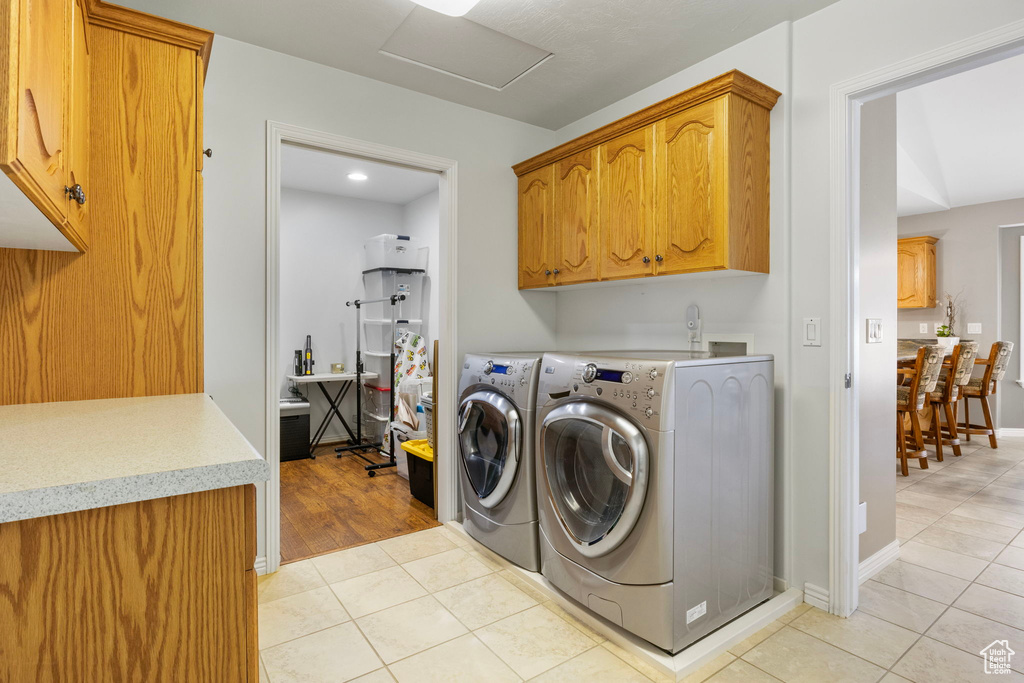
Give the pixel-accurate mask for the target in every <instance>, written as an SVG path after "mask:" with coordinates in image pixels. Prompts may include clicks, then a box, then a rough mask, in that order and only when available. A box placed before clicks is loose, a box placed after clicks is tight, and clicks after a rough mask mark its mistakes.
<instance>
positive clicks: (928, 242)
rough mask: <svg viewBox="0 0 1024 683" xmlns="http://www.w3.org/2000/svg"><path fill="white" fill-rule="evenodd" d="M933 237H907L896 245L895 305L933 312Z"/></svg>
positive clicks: (936, 240) (935, 239)
mask: <svg viewBox="0 0 1024 683" xmlns="http://www.w3.org/2000/svg"><path fill="white" fill-rule="evenodd" d="M938 241H939V240H938V239H937V238H935V237H927V236H926V237H908V238H905V239H901V240H899V241H898V243H897V252H896V254H897V256H896V268H897V280H896V281H897V285H896V305H897V307H898V308H935V303H936V298H935V243H936V242H938Z"/></svg>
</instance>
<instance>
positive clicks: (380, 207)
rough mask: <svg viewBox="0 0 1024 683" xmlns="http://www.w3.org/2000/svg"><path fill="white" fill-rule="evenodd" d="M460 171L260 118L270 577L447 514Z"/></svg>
mask: <svg viewBox="0 0 1024 683" xmlns="http://www.w3.org/2000/svg"><path fill="white" fill-rule="evenodd" d="M454 173H455V163H454V162H451V161H448V160H444V159H437V158H433V157H426V156H423V155H418V154H416V153H412V152H406V151H403V150H395V149H392V148H385V147H380V146H376V145H369V144H367V143H362V142H358V141H353V140H349V139H347V138H340V137H336V136H329V135H324V134H320V133H315V132H312V131H304V130H302V129H297V128H294V127H289V126H283V125H281V124H274V123H271V124H270V126H269V128H268V197H269V199H268V211H267V215H268V264H267V266H268V278H267V309H268V311H267V312H268V314H267V418H268V419H267V422H268V429H267V432H268V438H267V459H268V462H269V464H270V466H271V480H270V482H269V484H268V487H267V506H266V509H267V569H268V571H274V570H276V568H277V566H279V565H280V564H286V563H289V562H295V561H299V560H303V559H307V558H311V557H317V556H321V555H325V554H329V553H332V552H336V551H340V550H345V549H347V548H351V547H355V546H359V545H364V544H367V543H373V542H376V541H380V540H384V539H387V538H392V537H395V536H400V535H404V534H407V533H412V532H415V531H419V530H422V529H426V528H430V527H434V526H438V525H439V524H440V523H441V522H444V521H447V520H448V519H451V514H452V510H453V509H454V506H453V505H452V502H451V495H452V492H453V489H454V487H453V486H451V485H450V484H449V483H448V482H447V481H446V478H450V477H451V468H450V465H449V463H448V462H447V459H446V458H445V457H444V453H445V452H447V451H446V444H447V443H451V439H452V436H453V435H452V434H451V433H450V429H449V425H447V424H446V423H445V416H446V412H447V411H446V410H444V408H445V407H446V406H447V405H449V404H450V403H451V400H448V399H449V398H450V395H451V393H452V392H453V391H454V386H453V383H452V382H451V381H450V380H449V377H450V375H451V373H453V372H454V371H455V366H454V363H453V362H451V357H453V356H454V348H455V339H454V328H455V325H454V319H453V318H454V309H455V307H454V304H453V292H454V287H453V281H454V277H453V274H452V273H451V272H450V268H449V264H451V263H453V262H454V258H453V254H452V253H451V250H453V248H454V240H453V239H452V235H453V232H454V211H453V210H452V207H453V206H454ZM438 369H440V372H437V370H438ZM435 405H437V406H438V410H437V411H434V410H433V407H434V406H435ZM428 413H429V417H428ZM435 415H436V416H437V417H438V419H437V421H436V429H434V430H432V431H430V432H429V433H428V427H429V423H431V422H433V419H432V418H433V417H434V416H435ZM435 436H436V438H435ZM429 442H433V443H434V446H433V447H431V446H430V445H429ZM435 453H436V454H437V456H436V457H434V454H435Z"/></svg>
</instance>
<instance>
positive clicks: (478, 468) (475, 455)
mask: <svg viewBox="0 0 1024 683" xmlns="http://www.w3.org/2000/svg"><path fill="white" fill-rule="evenodd" d="M458 431H459V453H460V454H461V456H462V465H463V467H465V468H466V475H467V476H468V477H469V483H470V484H471V485H472V486H473V491H474V492H475V493H476V495H477V498H479V499H480V504H481V505H483V506H484V507H486V508H493V507H494V506H495V505H497V504H498V503H500V502H501V501H502V500H504V499H505V496H506V495H508V492H509V489H511V488H512V482H513V481H515V478H516V470H517V468H518V466H519V454H520V452H521V448H522V439H523V436H522V421H521V420H520V419H519V411H518V410H516V407H515V406H514V405H512V402H511V401H509V400H508V399H507V398H505V397H504V396H502V395H501V394H499V393H497V392H494V391H486V390H482V391H477V392H475V393H473V394H470V395H469V396H467V397H466V398H465V399H464V400H463V401H462V404H461V405H460V406H459V427H458Z"/></svg>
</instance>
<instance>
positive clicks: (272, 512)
mask: <svg viewBox="0 0 1024 683" xmlns="http://www.w3.org/2000/svg"><path fill="white" fill-rule="evenodd" d="M285 143H288V144H295V145H303V146H306V147H313V148H316V149H320V150H326V151H330V152H336V153H338V154H347V155H350V156H356V157H362V158H364V159H370V160H372V161H379V162H383V163H387V164H395V165H398V166H405V167H408V168H414V169H418V170H421V171H430V172H433V173H437V174H438V176H439V183H438V191H439V198H440V201H439V207H440V209H439V213H440V216H439V235H438V237H439V247H438V248H439V251H440V259H439V262H440V267H439V269H438V270H439V273H438V277H437V282H438V284H439V286H440V297H439V298H440V306H441V310H440V311H439V314H440V318H439V320H440V328H439V329H440V333H439V335H440V338H441V340H442V344H441V359H440V362H439V365H440V369H441V372H440V373H438V397H437V401H438V403H439V405H455V391H456V387H457V380H456V377H457V372H458V369H459V358H458V353H457V349H458V342H457V339H456V332H457V330H458V326H457V319H456V318H457V308H456V291H457V282H456V272H457V268H456V265H457V264H458V249H457V247H458V240H457V239H456V236H457V235H458V193H457V189H456V187H457V184H458V181H457V177H458V163H457V162H456V161H454V160H452V159H444V158H442V157H436V156H431V155H428V154H421V153H419V152H411V151H408V150H404V149H399V148H397V147H388V146H386V145H378V144H375V143H371V142H364V141H362V140H356V139H353V138H347V137H343V136H341V135H333V134H331V133H323V132H319V131H315V130H311V129H308V128H301V127H299V126H293V125H290V124H287V123H279V122H277V121H267V187H266V199H267V208H266V210H267V245H266V247H267V263H266V266H267V289H266V303H267V309H266V316H267V329H266V334H267V336H266V366H267V374H266V386H265V392H266V408H265V413H266V421H267V425H266V439H267V444H266V459H267V463H268V464H269V465H270V480H269V481H268V482H267V488H266V513H267V514H266V516H265V519H266V530H265V532H266V533H265V543H266V545H265V548H266V556H265V558H264V565H265V571H266V572H267V573H269V572H275V571H277V569H278V567H279V566H280V564H281V471H280V466H281V442H280V414H279V405H278V392H277V387H278V383H279V380H280V374H279V368H278V353H277V349H278V339H277V337H278V315H279V311H280V301H279V299H280V286H279V280H280V269H279V265H280V263H279V261H280V257H279V253H278V252H279V242H280V230H281V226H280V206H281V145H282V144H285ZM437 439H438V444H437V446H438V451H439V452H441V453H452V452H454V447H455V422H454V420H440V421H439V422H438V430H437ZM437 479H438V481H437V498H438V499H437V501H436V503H435V505H436V509H437V518H438V520H439V521H441V522H442V523H443V522H447V521H449V520H452V519H455V518H456V517H457V515H458V511H459V507H458V501H459V490H458V489H459V486H458V483H459V482H458V471H457V470H456V468H455V466H454V464H453V463H452V461H451V459H450V458H441V459H439V460H438V463H437Z"/></svg>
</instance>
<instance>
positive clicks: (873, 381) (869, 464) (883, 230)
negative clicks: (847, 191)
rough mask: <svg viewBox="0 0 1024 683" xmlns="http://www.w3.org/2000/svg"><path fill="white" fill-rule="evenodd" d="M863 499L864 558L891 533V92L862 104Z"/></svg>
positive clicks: (893, 124) (893, 191)
mask: <svg viewBox="0 0 1024 683" xmlns="http://www.w3.org/2000/svg"><path fill="white" fill-rule="evenodd" d="M860 150H861V164H860V183H861V186H860V187H861V193H860V225H861V229H860V267H861V271H862V272H865V273H870V274H871V276H870V277H864V278H861V280H860V297H859V301H858V311H859V313H858V315H857V321H858V328H857V329H856V334H857V341H856V343H857V345H858V346H859V347H860V368H859V370H858V379H857V382H858V384H859V386H860V451H859V452H860V500H861V501H863V502H865V503H867V518H868V524H867V529H866V530H865V531H864V533H863V534H861V536H860V560H861V562H863V561H864V560H866V559H868V558H869V557H871V556H872V555H874V554H875V553H877V552H878V551H880V550H881V549H882V548H884V547H885V546H887V545H889V544H890V543H892V542H893V541H894V540H896V477H895V476H894V474H893V472H894V471H895V470H894V465H895V458H894V457H893V454H894V452H895V443H896V96H895V95H890V96H888V97H883V98H881V99H878V100H875V101H873V102H869V103H867V104H865V105H864V106H863V107H862V108H861V140H860ZM867 318H880V319H881V321H882V343H880V344H868V343H867V324H866V320H867Z"/></svg>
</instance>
